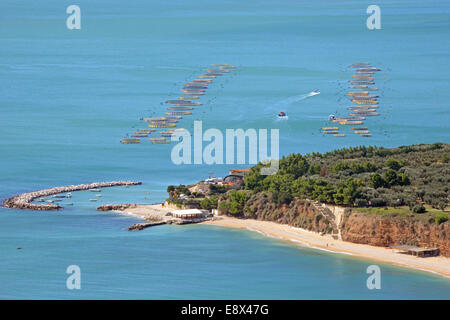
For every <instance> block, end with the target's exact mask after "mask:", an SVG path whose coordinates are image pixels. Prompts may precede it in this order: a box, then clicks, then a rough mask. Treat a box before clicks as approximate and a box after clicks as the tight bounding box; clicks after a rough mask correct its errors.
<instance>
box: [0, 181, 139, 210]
mask: <svg viewBox="0 0 450 320" xmlns="http://www.w3.org/2000/svg"><path fill="white" fill-rule="evenodd" d="M140 184H142V182H137V181H111V182H95V183H90V184H79V185H72V186H65V187H55V188H50V189H44V190H38V191H34V192H28V193H22V194H20V195H18V196H14V197H11V198H8V199H6V200H5V201H3V207H5V208H11V209H30V210H59V209H61V208H62V207H61V206H58V205H54V204H50V203H49V204H34V203H30V202H31V201H33V200H34V199H36V198H40V197H47V196H51V195H55V194H58V193H66V192H73V191H83V190H89V189H97V188H108V187H117V186H132V185H140Z"/></svg>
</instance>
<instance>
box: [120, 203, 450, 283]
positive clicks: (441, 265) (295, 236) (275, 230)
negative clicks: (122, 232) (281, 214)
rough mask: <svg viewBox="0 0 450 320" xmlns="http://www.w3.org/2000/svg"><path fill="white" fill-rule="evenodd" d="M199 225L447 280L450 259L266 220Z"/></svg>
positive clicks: (143, 208) (141, 210) (153, 212)
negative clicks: (235, 230) (402, 251)
mask: <svg viewBox="0 0 450 320" xmlns="http://www.w3.org/2000/svg"><path fill="white" fill-rule="evenodd" d="M171 210H173V209H170V208H167V207H162V206H161V204H154V205H138V206H136V207H133V208H128V209H126V210H123V212H125V213H131V214H134V215H137V216H140V217H142V218H146V219H151V218H154V217H155V216H158V215H165V214H166V213H167V212H169V211H171ZM202 224H207V225H216V226H223V227H232V228H239V229H246V230H250V231H255V232H259V233H261V234H264V235H266V236H269V237H273V238H277V239H280V240H285V241H290V242H293V243H296V244H298V245H300V246H306V247H310V248H316V249H321V250H327V251H331V252H336V253H343V254H350V255H353V256H355V257H360V258H366V259H370V260H374V261H380V262H383V263H389V264H394V265H398V266H402V267H407V268H411V269H416V270H421V271H427V272H432V273H436V274H439V275H442V276H445V277H448V278H450V258H446V257H442V256H440V257H430V258H418V257H414V256H409V255H404V254H399V253H396V252H394V251H393V250H392V249H390V248H384V247H375V246H370V245H365V244H357V243H352V242H347V241H342V240H335V239H333V238H332V237H331V236H329V235H324V236H322V235H320V234H318V233H315V232H312V231H308V230H304V229H300V228H294V227H291V226H289V225H285V224H279V223H275V222H270V221H259V220H253V219H236V218H232V217H227V216H219V217H216V218H215V219H214V220H212V221H205V222H202Z"/></svg>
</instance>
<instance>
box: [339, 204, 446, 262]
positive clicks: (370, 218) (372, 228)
mask: <svg viewBox="0 0 450 320" xmlns="http://www.w3.org/2000/svg"><path fill="white" fill-rule="evenodd" d="M340 229H341V234H342V240H345V241H350V242H355V243H363V244H369V245H373V246H383V247H387V246H391V245H402V244H408V245H415V246H419V247H437V248H439V249H440V251H441V255H443V256H450V223H449V222H448V221H447V222H444V223H441V224H436V223H434V222H431V221H427V220H426V219H422V218H421V217H411V216H381V215H376V214H367V213H359V212H354V210H353V212H351V213H349V212H347V213H346V214H345V215H344V218H343V221H342V223H341V226H340Z"/></svg>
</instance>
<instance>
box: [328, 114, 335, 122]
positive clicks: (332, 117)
mask: <svg viewBox="0 0 450 320" xmlns="http://www.w3.org/2000/svg"><path fill="white" fill-rule="evenodd" d="M328 120H329V121H333V120H336V116H335V115H334V114H330V115H329V116H328Z"/></svg>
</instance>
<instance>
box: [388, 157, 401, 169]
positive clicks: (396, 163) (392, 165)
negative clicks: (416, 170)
mask: <svg viewBox="0 0 450 320" xmlns="http://www.w3.org/2000/svg"><path fill="white" fill-rule="evenodd" d="M385 165H386V167H389V168H391V169H392V170H395V171H397V170H398V169H400V168H401V167H402V165H401V163H400V161H398V160H396V159H393V158H389V159H387V160H386V162H385Z"/></svg>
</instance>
